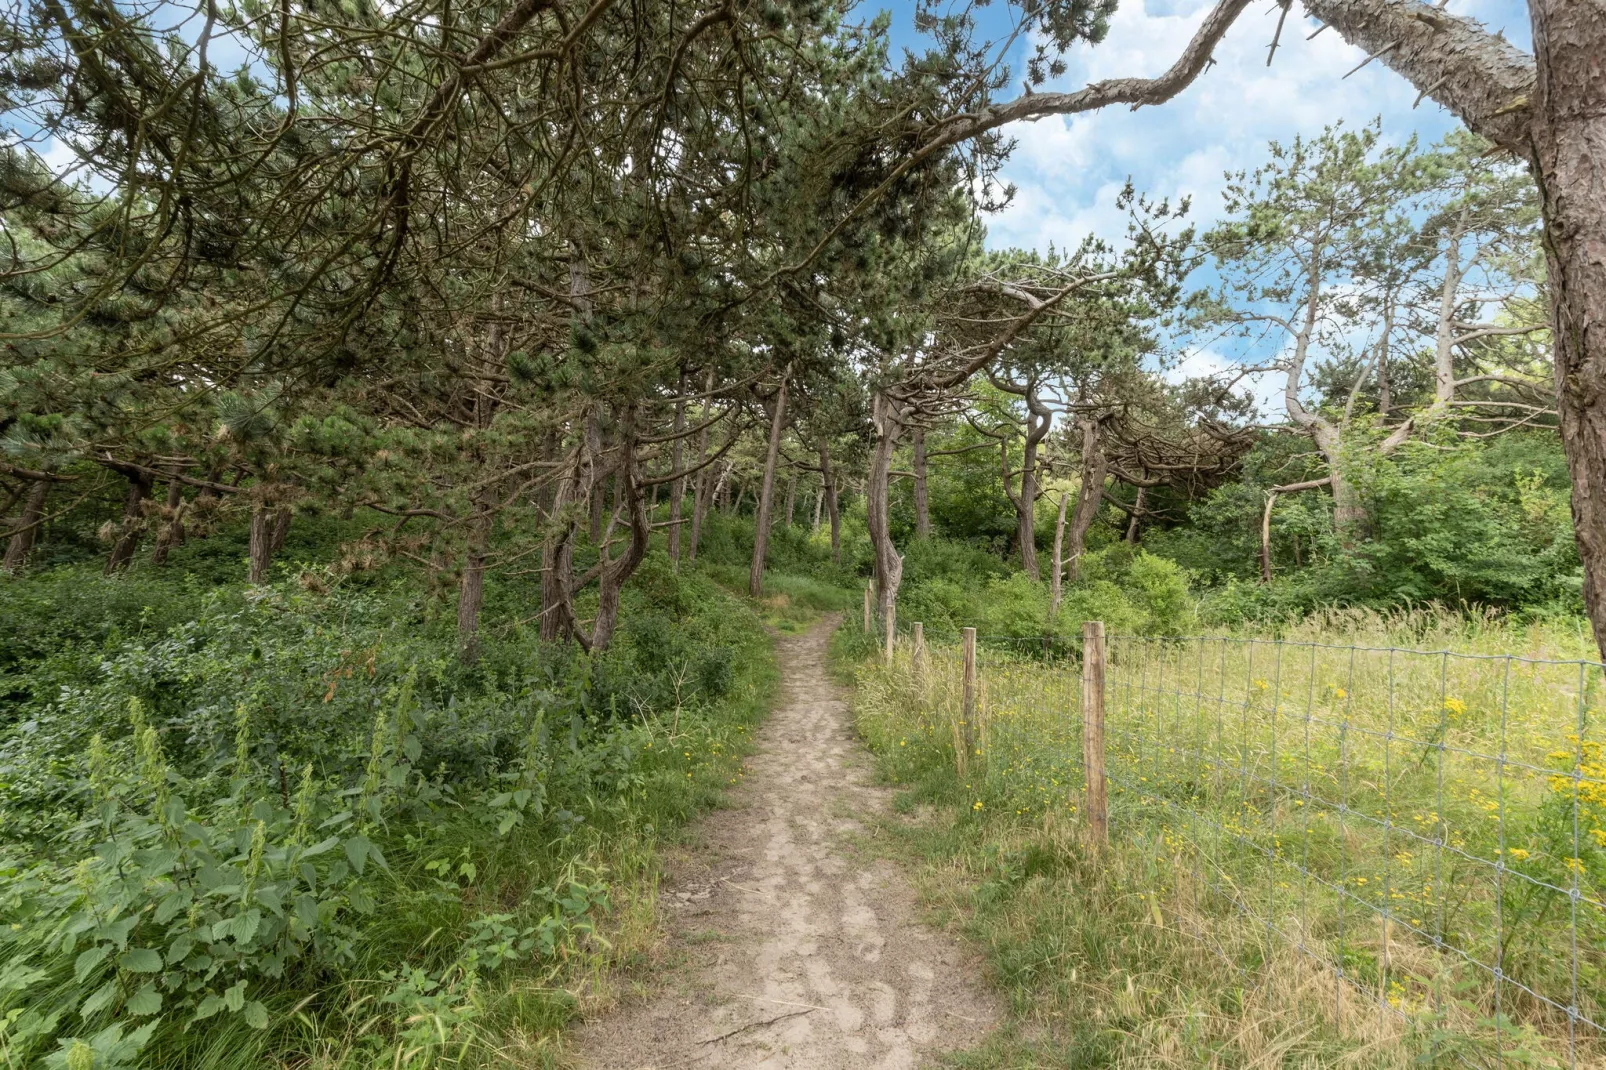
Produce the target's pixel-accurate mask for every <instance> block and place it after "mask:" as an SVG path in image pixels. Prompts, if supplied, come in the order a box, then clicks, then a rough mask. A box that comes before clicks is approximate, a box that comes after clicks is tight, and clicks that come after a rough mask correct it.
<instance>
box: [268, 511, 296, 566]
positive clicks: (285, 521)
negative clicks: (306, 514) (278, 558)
mask: <svg viewBox="0 0 1606 1070" xmlns="http://www.w3.org/2000/svg"><path fill="white" fill-rule="evenodd" d="M294 519H295V511H294V510H292V509H291V508H290V507H289V506H288V505H281V506H279V511H278V512H277V513H275V514H274V517H273V534H272V536H270V539H269V552H270V553H272V554H275V555H277V554H278V552H279V551H280V550H283V549H284V540H286V539H288V538H289V537H290V522H291V521H292V520H294Z"/></svg>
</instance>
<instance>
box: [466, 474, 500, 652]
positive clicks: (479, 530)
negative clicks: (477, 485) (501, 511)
mask: <svg viewBox="0 0 1606 1070" xmlns="http://www.w3.org/2000/svg"><path fill="white" fill-rule="evenodd" d="M495 516H496V514H495V494H494V493H493V491H492V489H491V488H489V487H486V488H482V489H481V490H480V491H479V492H478V493H476V494H475V495H474V513H473V515H472V516H470V517H469V521H468V546H467V547H466V548H465V549H464V551H463V575H462V577H461V578H460V579H459V580H458V585H457V645H458V652H459V654H460V655H461V656H462V658H463V660H464V661H468V662H473V661H477V660H478V659H479V656H480V607H481V606H482V605H484V603H485V555H486V553H487V551H488V550H489V549H490V544H491V525H492V522H493V521H494V519H495Z"/></svg>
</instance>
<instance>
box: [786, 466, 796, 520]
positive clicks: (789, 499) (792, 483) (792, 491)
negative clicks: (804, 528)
mask: <svg viewBox="0 0 1606 1070" xmlns="http://www.w3.org/2000/svg"><path fill="white" fill-rule="evenodd" d="M796 508H797V473H796V472H793V473H792V475H791V476H790V477H789V478H788V479H787V481H786V526H787V527H791V526H792V514H793V512H794V510H795V509H796Z"/></svg>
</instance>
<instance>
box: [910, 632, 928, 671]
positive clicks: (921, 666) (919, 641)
mask: <svg viewBox="0 0 1606 1070" xmlns="http://www.w3.org/2000/svg"><path fill="white" fill-rule="evenodd" d="M914 641H915V646H914V653H913V655H912V656H911V657H910V659H909V660H910V663H911V664H912V665H913V666H914V670H915V683H917V684H918V683H921V682H923V678H924V677H925V671H926V630H925V625H923V624H921V623H920V622H919V621H915V628H914Z"/></svg>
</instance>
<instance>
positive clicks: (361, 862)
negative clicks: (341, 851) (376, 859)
mask: <svg viewBox="0 0 1606 1070" xmlns="http://www.w3.org/2000/svg"><path fill="white" fill-rule="evenodd" d="M373 847H374V845H373V844H372V843H371V842H370V841H369V839H368V837H367V836H364V835H362V834H361V833H358V834H357V835H355V836H352V837H350V838H349V839H347V840H346V857H347V858H349V859H351V868H352V869H354V870H356V871H357V873H358V874H359V875H360V874H361V873H362V871H363V867H364V866H366V865H367V864H368V852H369V851H371V850H373Z"/></svg>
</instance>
